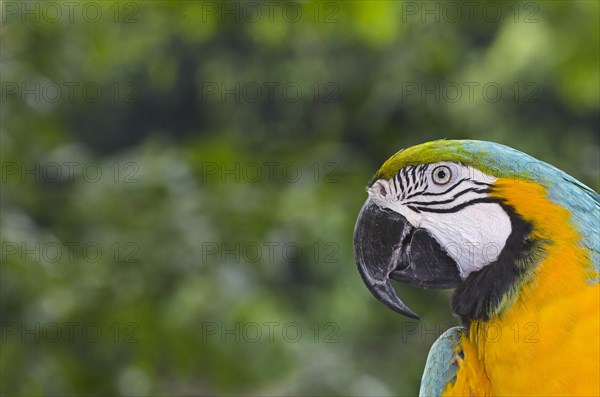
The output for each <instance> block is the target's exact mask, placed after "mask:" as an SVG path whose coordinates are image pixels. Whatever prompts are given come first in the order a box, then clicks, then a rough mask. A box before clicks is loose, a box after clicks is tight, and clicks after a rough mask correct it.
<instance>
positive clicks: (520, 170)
mask: <svg viewBox="0 0 600 397" xmlns="http://www.w3.org/2000/svg"><path fill="white" fill-rule="evenodd" d="M367 193H368V199H367V200H366V202H365V203H364V205H363V207H362V209H361V211H360V214H359V216H358V219H357V222H356V226H355V230H354V254H355V257H356V262H357V265H358V270H359V272H360V275H361V277H362V279H363V281H364V282H365V284H366V286H367V287H368V289H369V291H370V292H371V293H372V294H373V295H374V296H375V297H376V298H377V299H378V300H379V301H381V302H382V303H384V304H385V305H386V306H388V307H389V308H391V309H392V310H394V311H396V312H398V313H400V314H403V315H406V316H408V317H412V318H419V317H418V316H417V315H416V314H415V313H414V312H413V311H412V310H411V309H410V308H409V307H408V306H407V305H406V304H405V303H404V302H403V301H402V300H401V299H400V298H399V297H398V295H397V294H396V291H395V290H394V288H393V287H392V285H391V282H390V279H394V280H396V281H400V282H404V283H408V284H412V285H416V286H419V287H423V288H455V290H454V292H453V296H452V300H451V307H452V311H453V313H454V314H455V315H456V316H457V317H458V318H459V319H460V322H461V324H462V326H457V327H453V328H450V329H449V330H447V331H446V332H445V333H443V334H442V335H441V336H440V337H439V338H438V339H437V340H436V341H435V343H434V344H433V345H432V347H431V349H430V352H429V355H428V357H427V361H426V364H425V370H424V373H423V377H422V380H421V389H420V395H423V396H455V395H461V396H513V395H514V396H528V395H536V396H540V395H551V396H558V395H568V396H575V395H588V396H600V230H599V229H600V196H599V195H598V194H597V193H596V192H594V191H593V190H592V189H590V188H589V187H587V186H585V185H584V184H583V183H581V182H579V181H577V180H576V179H575V178H573V177H571V176H569V175H567V174H566V173H564V172H563V171H561V170H559V169H557V168H555V167H553V166H552V165H550V164H547V163H544V162H542V161H539V160H537V159H535V158H533V157H531V156H528V155H526V154H524V153H522V152H519V151H517V150H514V149H512V148H509V147H507V146H504V145H500V144H496V143H491V142H484V141H474V140H438V141H433V142H428V143H424V144H421V145H417V146H413V147H411V148H408V149H405V150H401V151H399V152H398V153H396V154H394V155H393V156H392V157H391V158H390V159H388V160H387V161H386V162H385V163H384V164H383V166H382V167H381V168H380V169H379V171H377V173H376V174H375V176H374V177H373V179H372V180H371V182H370V183H369V184H368V187H367Z"/></svg>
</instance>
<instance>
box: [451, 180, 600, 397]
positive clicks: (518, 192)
mask: <svg viewBox="0 0 600 397" xmlns="http://www.w3.org/2000/svg"><path fill="white" fill-rule="evenodd" d="M493 195H495V196H497V197H499V198H502V199H503V200H504V201H505V203H506V204H508V205H510V206H512V207H513V208H514V209H515V211H516V212H517V213H518V214H519V215H520V216H521V217H522V218H523V219H525V220H526V221H528V222H530V223H531V224H532V226H533V230H532V236H531V237H532V238H534V239H541V240H545V241H547V242H548V244H546V245H545V246H544V249H545V250H546V255H545V257H544V259H543V260H542V262H541V263H540V264H539V265H538V266H537V268H536V269H535V271H534V273H533V277H532V278H531V280H530V281H528V282H526V283H524V284H523V286H522V287H521V290H520V292H519V293H518V295H517V297H516V298H515V300H514V301H513V302H512V304H511V305H510V306H508V307H507V308H506V309H505V310H504V311H503V312H502V313H501V314H500V315H498V316H495V317H493V318H491V319H490V320H489V321H487V322H483V321H473V322H472V323H471V324H470V329H469V336H468V339H467V337H465V338H463V340H462V348H463V349H464V359H463V360H462V363H461V366H460V367H459V370H458V372H457V380H456V382H455V383H454V384H451V385H448V387H447V388H446V390H445V392H444V395H450V396H451V395H480V394H481V395H497V396H510V395H518V396H528V395H551V396H559V395H564V396H584V395H585V396H599V395H600V285H599V284H594V285H590V284H589V283H588V282H587V280H589V279H590V275H593V273H596V271H595V270H594V267H593V266H592V263H591V260H590V256H589V253H588V252H587V251H586V250H585V249H584V248H583V247H581V246H580V245H579V242H580V239H581V236H580V235H579V233H578V232H577V231H576V230H575V229H574V228H573V226H572V223H571V222H570V213H569V211H567V210H566V209H564V208H562V207H560V206H558V205H556V204H554V203H552V202H550V201H549V200H548V198H547V192H546V190H545V189H544V187H542V186H541V185H539V184H537V183H534V182H526V181H522V180H516V179H508V178H501V179H498V180H497V181H496V183H495V184H494V193H493ZM596 277H597V275H596ZM475 352H476V353H475ZM482 373H483V374H485V376H483V375H481V374H482ZM475 374H476V376H477V377H478V379H477V380H476V381H475V383H473V382H474V380H473V379H468V380H467V378H469V377H471V378H472V377H473V376H475ZM473 385H475V386H473Z"/></svg>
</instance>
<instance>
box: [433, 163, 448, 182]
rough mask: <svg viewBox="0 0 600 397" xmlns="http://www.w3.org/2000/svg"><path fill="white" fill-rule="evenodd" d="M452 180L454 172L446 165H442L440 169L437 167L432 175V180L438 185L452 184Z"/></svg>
mask: <svg viewBox="0 0 600 397" xmlns="http://www.w3.org/2000/svg"><path fill="white" fill-rule="evenodd" d="M451 178H452V171H450V168H448V167H446V166H445V165H440V166H439V167H435V168H434V170H433V172H432V173H431V179H432V180H433V182H434V183H435V184H437V185H445V184H446V183H448V182H450V179H451Z"/></svg>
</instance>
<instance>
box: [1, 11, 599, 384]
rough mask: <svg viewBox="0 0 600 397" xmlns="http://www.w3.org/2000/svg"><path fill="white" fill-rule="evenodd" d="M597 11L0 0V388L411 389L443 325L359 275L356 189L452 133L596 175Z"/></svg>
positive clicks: (437, 294)
mask: <svg viewBox="0 0 600 397" xmlns="http://www.w3.org/2000/svg"><path fill="white" fill-rule="evenodd" d="M599 5H600V3H599V2H597V1H573V2H566V1H546V2H485V1H481V2H470V3H469V2H466V3H463V2H452V3H450V5H449V4H448V3H445V2H402V1H389V2H387V1H344V2H328V1H324V2H313V1H302V2H231V1H230V2H223V3H222V2H216V1H185V2H174V1H133V2H102V1H101V2H98V1H96V2H79V1H76V2H61V1H58V2H33V1H24V2H17V1H4V2H2V10H1V11H2V27H1V30H0V33H1V45H2V48H1V68H2V69H1V79H2V100H1V105H2V110H1V117H2V119H1V154H2V195H1V199H2V204H1V213H0V214H1V228H0V231H1V242H2V258H1V259H2V264H1V273H0V275H1V282H0V286H1V302H0V316H1V318H0V320H1V326H2V328H1V330H2V340H1V344H0V348H1V351H0V354H1V364H0V392H1V393H2V394H3V395H17V396H36V395H62V396H64V395H78V396H92V395H94V396H98V395H144V396H146V395H235V396H237V395H240V396H241V395H244V396H246V395H270V396H275V395H277V396H279V395H296V396H298V395H307V396H308V395H361V396H388V395H414V394H415V393H416V392H417V391H418V385H419V381H420V376H421V373H422V370H423V366H424V363H425V360H426V356H427V352H428V350H429V348H430V346H431V344H432V343H433V341H434V340H435V339H436V337H437V336H438V335H439V334H440V333H441V332H443V331H444V330H445V329H446V328H448V327H450V326H452V325H453V324H456V323H457V320H456V319H455V318H453V317H452V315H451V313H450V306H449V302H448V298H449V296H450V293H449V292H447V291H422V290H418V289H415V288H410V287H407V286H398V290H399V293H400V295H401V296H402V297H403V298H404V299H405V301H406V302H407V303H408V304H409V306H411V307H412V308H413V309H414V310H415V311H416V312H417V313H419V314H420V315H421V316H422V318H423V320H421V321H419V322H417V321H413V320H410V319H407V318H403V317H401V316H399V315H397V314H395V313H393V312H392V311H390V310H388V309H387V308H385V307H384V306H383V305H381V304H379V303H378V302H377V301H376V300H375V299H374V298H373V297H372V296H371V295H370V294H369V292H368V291H367V289H366V288H365V287H364V285H363V284H362V281H361V280H360V277H359V275H358V272H357V271H356V267H355V263H354V258H353V252H352V233H353V227H354V221H355V219H356V216H357V214H358V211H359V209H360V207H361V205H362V203H363V201H364V199H365V197H366V194H365V191H364V187H365V185H366V183H367V182H368V180H369V179H370V177H371V175H372V174H373V173H374V172H375V171H376V170H377V168H378V167H379V165H380V164H381V163H382V162H383V161H384V160H385V159H386V158H387V157H388V156H390V155H391V154H393V153H394V152H396V151H397V150H398V149H400V148H403V147H407V146H410V145H413V144H417V143H421V142H424V141H429V140H432V139H437V138H450V139H461V138H472V139H484V140H491V141H495V142H500V143H504V144H507V145H509V146H512V147H515V148H517V149H519V150H522V151H524V152H527V153H529V154H531V155H533V156H535V157H537V158H539V159H542V160H545V161H547V162H550V163H552V164H554V165H556V166H558V167H560V168H562V169H564V170H565V171H567V172H568V173H570V174H572V175H573V176H575V177H576V178H578V179H580V180H581V181H582V182H584V183H586V184H588V185H590V186H591V187H592V188H594V189H596V190H598V188H599V187H600V182H599V180H598V169H599V168H600V160H599V151H600V147H599V144H600V142H599V136H598V131H599V100H600V99H599V89H600V87H599V73H598V70H599V68H598V66H599V65H598V60H599V48H600V41H599V29H598V26H599V18H600V17H599V12H600V8H599Z"/></svg>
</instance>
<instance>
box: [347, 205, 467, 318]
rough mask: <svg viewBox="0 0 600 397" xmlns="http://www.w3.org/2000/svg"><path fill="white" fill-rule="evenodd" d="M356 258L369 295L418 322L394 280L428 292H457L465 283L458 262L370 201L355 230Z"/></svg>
mask: <svg viewBox="0 0 600 397" xmlns="http://www.w3.org/2000/svg"><path fill="white" fill-rule="evenodd" d="M354 256H355V258H356V263H357V265H358V271H359V272H360V275H361V277H362V279H363V281H364V283H365V284H366V286H367V288H368V289H369V291H371V293H372V294H373V295H374V296H375V297H376V298H377V299H378V300H379V301H381V302H382V303H384V304H385V305H386V306H388V307H389V308H390V309H392V310H394V311H396V312H398V313H400V314H403V315H405V316H408V317H412V318H416V319H418V318H419V316H418V315H417V314H416V313H415V312H413V311H412V310H411V309H410V308H409V307H408V306H406V304H405V303H404V302H402V300H401V299H400V298H399V297H398V295H397V294H396V291H395V290H394V288H393V287H392V284H391V282H390V278H393V279H394V280H397V281H402V282H406V283H409V284H413V285H417V286H420V287H424V288H453V287H456V286H458V285H459V284H460V283H461V282H462V278H461V277H460V273H459V271H458V266H457V264H456V262H455V261H454V260H453V259H452V258H450V257H449V256H448V254H447V253H446V251H445V250H444V249H443V248H442V247H441V246H440V245H439V243H438V242H437V241H436V240H435V239H434V238H433V237H431V236H430V235H429V233H427V232H426V231H425V230H424V229H419V228H414V227H413V226H412V225H411V224H410V223H409V222H408V221H407V220H406V218H405V217H403V216H402V215H400V214H399V213H397V212H395V211H392V210H389V209H382V208H380V207H379V206H378V205H377V204H375V203H374V202H373V201H372V200H371V199H370V198H369V199H368V200H367V201H366V202H365V204H364V205H363V207H362V209H361V211H360V214H359V215H358V219H357V221H356V226H355V228H354Z"/></svg>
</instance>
